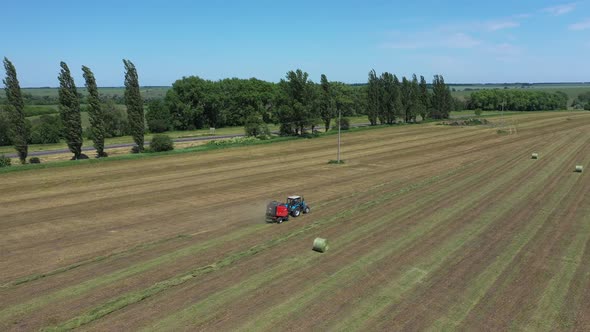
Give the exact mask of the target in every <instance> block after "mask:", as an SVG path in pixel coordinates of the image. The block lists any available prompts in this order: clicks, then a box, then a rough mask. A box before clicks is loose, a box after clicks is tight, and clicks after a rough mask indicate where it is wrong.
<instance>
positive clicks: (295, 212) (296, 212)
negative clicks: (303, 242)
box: [291, 209, 301, 218]
mask: <svg viewBox="0 0 590 332" xmlns="http://www.w3.org/2000/svg"><path fill="white" fill-rule="evenodd" d="M300 213H301V210H299V209H297V210H293V212H292V213H291V215H292V216H293V217H295V218H297V217H299V214H300Z"/></svg>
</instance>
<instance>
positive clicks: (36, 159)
mask: <svg viewBox="0 0 590 332" xmlns="http://www.w3.org/2000/svg"><path fill="white" fill-rule="evenodd" d="M29 163H30V164H40V163H41V160H40V159H39V157H31V158H29Z"/></svg>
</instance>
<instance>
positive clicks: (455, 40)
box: [441, 32, 481, 48]
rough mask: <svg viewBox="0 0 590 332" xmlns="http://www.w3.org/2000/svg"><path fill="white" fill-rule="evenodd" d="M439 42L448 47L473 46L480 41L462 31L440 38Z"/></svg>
mask: <svg viewBox="0 0 590 332" xmlns="http://www.w3.org/2000/svg"><path fill="white" fill-rule="evenodd" d="M441 44H442V46H446V47H448V48H473V47H475V46H477V45H479V44H481V41H480V40H477V39H475V38H473V37H471V36H469V35H467V34H465V33H463V32H458V33H455V34H452V35H450V36H449V37H447V38H444V39H442V40H441Z"/></svg>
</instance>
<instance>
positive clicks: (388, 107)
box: [379, 72, 401, 124]
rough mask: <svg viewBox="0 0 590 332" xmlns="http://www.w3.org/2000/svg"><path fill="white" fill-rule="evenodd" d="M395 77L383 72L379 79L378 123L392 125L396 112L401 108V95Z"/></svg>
mask: <svg viewBox="0 0 590 332" xmlns="http://www.w3.org/2000/svg"><path fill="white" fill-rule="evenodd" d="M396 82H398V80H397V77H396V76H395V75H393V74H391V73H388V72H384V73H382V74H381V77H380V78H379V83H380V84H379V85H380V93H379V96H380V98H379V121H380V122H381V123H382V124H383V123H387V124H394V123H395V119H396V115H397V113H398V110H399V109H400V108H401V99H400V97H401V95H400V90H399V87H398V85H397V84H396Z"/></svg>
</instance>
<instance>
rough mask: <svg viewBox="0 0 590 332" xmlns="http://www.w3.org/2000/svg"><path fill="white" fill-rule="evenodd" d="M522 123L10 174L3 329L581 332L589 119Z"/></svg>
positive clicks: (588, 244)
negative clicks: (271, 212)
mask: <svg viewBox="0 0 590 332" xmlns="http://www.w3.org/2000/svg"><path fill="white" fill-rule="evenodd" d="M510 119H511V123H515V124H517V127H518V133H517V134H514V135H498V133H497V128H494V127H487V126H477V127H451V126H439V125H436V124H434V123H430V124H424V125H406V126H397V127H388V128H380V129H374V130H365V131H358V132H352V133H347V134H345V135H343V136H342V144H343V145H342V156H343V158H344V159H345V160H346V164H344V165H328V164H327V162H328V160H330V159H334V157H335V151H336V147H335V139H336V138H335V136H326V137H321V138H317V139H311V140H292V141H285V142H279V143H274V144H266V145H260V146H247V147H241V148H235V149H226V150H213V151H207V152H205V153H194V154H193V153H185V154H177V155H170V156H160V157H157V156H156V157H150V158H142V159H137V160H118V161H112V162H105V163H92V164H81V165H76V166H72V167H61V168H49V169H39V170H34V171H23V172H14V173H6V174H0V182H1V183H2V188H3V190H2V192H1V193H0V231H1V233H2V237H1V238H0V250H1V253H2V255H1V257H2V259H1V260H0V285H2V287H1V288H0V298H1V301H0V330H3V331H11V330H38V329H43V328H49V329H51V328H57V329H70V328H76V327H82V328H84V329H86V330H96V331H98V330H137V329H145V330H170V331H176V330H222V331H227V330H256V331H260V330H273V331H283V330H310V329H312V328H313V329H315V330H361V329H362V330H401V329H406V330H422V329H429V328H430V329H433V330H441V329H446V330H449V329H463V330H482V329H491V330H507V329H529V330H535V331H543V330H545V331H549V330H556V329H577V330H588V329H590V265H589V264H587V262H588V261H589V260H590V223H589V222H588V214H589V212H590V178H589V177H588V174H587V173H574V172H573V171H574V166H575V165H586V166H585V168H588V167H589V166H587V165H589V164H590V114H589V113H588V112H547V113H534V114H518V115H511V116H510ZM492 121H493V120H492ZM533 152H537V153H539V156H540V157H539V159H538V160H532V159H531V153H533ZM288 194H302V195H304V197H305V198H306V200H307V201H308V202H309V204H310V205H311V207H312V212H311V214H309V215H305V216H302V217H299V218H292V219H291V220H290V221H289V222H286V223H283V224H281V225H276V224H265V223H264V216H263V213H264V207H265V204H266V202H268V201H269V200H273V199H284V198H285V197H286V196H287V195H288ZM316 237H322V238H326V239H328V241H329V243H330V249H329V250H328V251H327V252H326V253H324V254H319V253H316V252H313V251H312V250H311V246H312V242H313V240H314V238H316Z"/></svg>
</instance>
